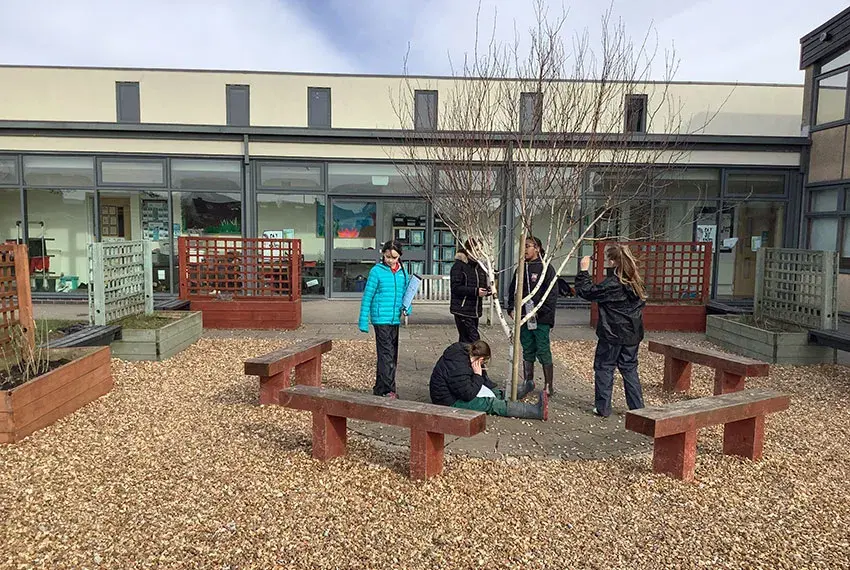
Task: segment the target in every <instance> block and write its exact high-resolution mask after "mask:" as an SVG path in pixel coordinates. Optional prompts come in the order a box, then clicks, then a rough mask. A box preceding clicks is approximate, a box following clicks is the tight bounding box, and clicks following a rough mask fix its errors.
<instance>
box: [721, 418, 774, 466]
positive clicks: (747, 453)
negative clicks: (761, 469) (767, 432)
mask: <svg viewBox="0 0 850 570" xmlns="http://www.w3.org/2000/svg"><path fill="white" fill-rule="evenodd" d="M763 450H764V416H758V417H755V418H747V419H746V420H741V421H737V422H730V423H728V424H726V425H724V426H723V453H725V454H726V455H737V456H739V457H746V458H747V459H750V460H752V461H758V460H759V459H761V456H762V451H763Z"/></svg>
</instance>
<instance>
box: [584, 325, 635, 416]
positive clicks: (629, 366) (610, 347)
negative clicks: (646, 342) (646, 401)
mask: <svg viewBox="0 0 850 570" xmlns="http://www.w3.org/2000/svg"><path fill="white" fill-rule="evenodd" d="M638 347H639V345H637V344H633V345H624V344H608V343H607V342H605V341H602V340H600V341H599V342H598V343H597V344H596V355H595V356H594V359H593V376H594V392H595V403H596V411H597V412H599V413H600V414H601V415H603V416H610V415H611V392H612V391H613V389H614V369H615V368H616V369H618V370H619V371H620V374H621V375H622V376H623V387H624V388H625V389H626V404H627V405H628V406H629V409H630V410H636V409H638V408H642V407H643V391H642V390H641V386H640V378H638V371H637V367H638V358H637V355H638Z"/></svg>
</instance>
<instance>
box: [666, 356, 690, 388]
mask: <svg viewBox="0 0 850 570" xmlns="http://www.w3.org/2000/svg"><path fill="white" fill-rule="evenodd" d="M692 370H693V363H691V362H688V361H686V360H679V359H678V358H673V357H672V356H665V357H664V385H663V390H664V391H665V392H687V391H688V389H689V388H690V387H691V371H692Z"/></svg>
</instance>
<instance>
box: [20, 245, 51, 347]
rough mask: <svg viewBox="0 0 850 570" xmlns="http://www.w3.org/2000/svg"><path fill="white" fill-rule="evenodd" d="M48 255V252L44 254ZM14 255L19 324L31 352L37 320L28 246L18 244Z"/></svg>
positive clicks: (33, 345)
mask: <svg viewBox="0 0 850 570" xmlns="http://www.w3.org/2000/svg"><path fill="white" fill-rule="evenodd" d="M44 253H45V255H47V252H44ZM12 254H13V255H14V256H15V288H16V294H17V297H18V322H19V323H20V325H21V332H22V333H23V334H24V336H25V337H26V339H27V342H28V343H29V347H30V352H32V351H34V350H35V318H34V316H33V312H32V293H31V291H30V264H29V255H28V254H27V246H26V245H23V244H16V245H14V246H13V249H12Z"/></svg>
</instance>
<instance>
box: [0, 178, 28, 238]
mask: <svg viewBox="0 0 850 570" xmlns="http://www.w3.org/2000/svg"><path fill="white" fill-rule="evenodd" d="M20 220H23V217H21V192H20V190H18V189H17V188H0V243H4V242H6V241H8V240H12V241H13V242H14V241H15V240H16V239H18V236H19V235H21V229H20V227H19V226H18V222H19V221H20Z"/></svg>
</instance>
